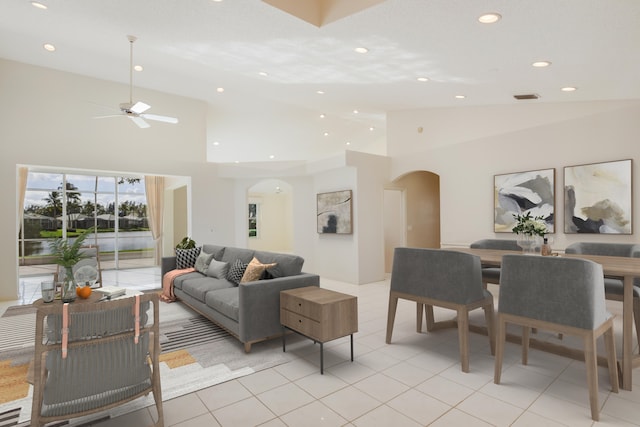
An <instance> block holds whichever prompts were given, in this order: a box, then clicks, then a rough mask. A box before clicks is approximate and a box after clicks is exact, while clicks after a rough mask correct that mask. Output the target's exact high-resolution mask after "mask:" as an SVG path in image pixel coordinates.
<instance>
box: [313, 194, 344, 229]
mask: <svg viewBox="0 0 640 427" xmlns="http://www.w3.org/2000/svg"><path fill="white" fill-rule="evenodd" d="M351 204H352V193H351V190H343V191H333V192H331V193H320V194H318V215H317V218H318V233H320V234H325V233H333V234H351V233H352V224H351V223H352V214H351Z"/></svg>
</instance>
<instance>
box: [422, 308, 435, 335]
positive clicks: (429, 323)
mask: <svg viewBox="0 0 640 427" xmlns="http://www.w3.org/2000/svg"><path fill="white" fill-rule="evenodd" d="M424 312H425V314H426V316H427V332H431V331H433V328H434V326H435V324H436V318H435V317H434V315H433V306H432V305H429V304H425V306H424Z"/></svg>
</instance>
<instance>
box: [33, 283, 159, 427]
mask: <svg viewBox="0 0 640 427" xmlns="http://www.w3.org/2000/svg"><path fill="white" fill-rule="evenodd" d="M96 294H97V293H96ZM96 300H97V298H96V299H95V300H93V299H89V300H78V301H75V302H74V303H72V304H65V305H64V306H63V305H62V304H61V303H60V302H59V301H57V302H53V303H48V304H45V303H41V304H40V305H37V314H36V332H35V350H34V363H33V365H34V375H33V377H34V378H33V402H32V407H31V425H32V426H43V425H44V424H46V423H50V422H52V421H58V420H68V419H71V418H77V417H81V416H85V415H89V414H93V413H97V412H100V411H105V410H108V409H111V408H114V407H116V406H118V405H122V404H123V403H126V402H129V401H132V400H134V399H136V398H139V397H142V396H145V395H148V394H149V393H153V397H154V400H155V405H156V410H157V416H158V419H157V422H156V424H155V425H156V426H160V427H162V426H163V425H164V416H163V408H162V391H161V388H160V370H159V361H158V356H159V354H160V342H159V335H160V334H159V326H158V325H159V309H158V302H159V298H158V294H155V293H148V294H143V295H138V296H133V297H129V298H122V299H117V300H113V301H104V302H95V301H96ZM150 304H153V309H152V310H153V311H152V313H153V317H151V316H150V315H149V311H151V310H149V308H150ZM65 306H66V307H65ZM136 306H137V307H138V309H137V310H136Z"/></svg>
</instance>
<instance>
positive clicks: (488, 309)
mask: <svg viewBox="0 0 640 427" xmlns="http://www.w3.org/2000/svg"><path fill="white" fill-rule="evenodd" d="M482 309H483V310H484V320H485V322H486V323H487V335H489V347H490V350H491V355H492V356H495V354H496V334H495V330H494V329H495V317H494V313H493V302H492V303H491V304H488V305H486V306H484V307H482Z"/></svg>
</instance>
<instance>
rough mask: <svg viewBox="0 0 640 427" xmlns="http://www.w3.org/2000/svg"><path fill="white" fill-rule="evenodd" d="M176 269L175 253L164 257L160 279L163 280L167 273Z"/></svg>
mask: <svg viewBox="0 0 640 427" xmlns="http://www.w3.org/2000/svg"><path fill="white" fill-rule="evenodd" d="M175 269H176V257H175V255H174V256H165V257H162V260H161V264H160V280H162V278H163V277H164V275H165V273H167V272H169V271H171V270H175Z"/></svg>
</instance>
